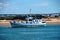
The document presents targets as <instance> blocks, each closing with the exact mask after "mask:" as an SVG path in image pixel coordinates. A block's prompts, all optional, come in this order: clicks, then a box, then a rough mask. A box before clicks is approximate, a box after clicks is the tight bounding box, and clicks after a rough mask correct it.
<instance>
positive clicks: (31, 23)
mask: <svg viewBox="0 0 60 40" xmlns="http://www.w3.org/2000/svg"><path fill="white" fill-rule="evenodd" d="M10 24H11V27H14V28H18V27H21V28H32V27H40V26H46V22H43V21H42V19H37V18H33V17H27V18H26V19H25V21H19V22H16V21H11V22H10Z"/></svg>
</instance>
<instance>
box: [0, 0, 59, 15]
mask: <svg viewBox="0 0 60 40" xmlns="http://www.w3.org/2000/svg"><path fill="white" fill-rule="evenodd" d="M30 10H31V14H45V13H60V0H0V14H30Z"/></svg>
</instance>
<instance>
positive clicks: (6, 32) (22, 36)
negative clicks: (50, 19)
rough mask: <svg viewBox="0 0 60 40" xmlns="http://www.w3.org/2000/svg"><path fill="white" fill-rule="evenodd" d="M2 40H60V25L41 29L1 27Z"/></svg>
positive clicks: (0, 38)
mask: <svg viewBox="0 0 60 40" xmlns="http://www.w3.org/2000/svg"><path fill="white" fill-rule="evenodd" d="M0 40H60V24H49V25H47V26H45V27H39V28H6V27H4V26H3V27H0Z"/></svg>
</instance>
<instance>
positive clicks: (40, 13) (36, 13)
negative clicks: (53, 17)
mask: <svg viewBox="0 0 60 40" xmlns="http://www.w3.org/2000/svg"><path fill="white" fill-rule="evenodd" d="M0 14H2V13H0ZM20 14H23V13H20ZM24 14H31V13H24ZM32 14H60V13H32Z"/></svg>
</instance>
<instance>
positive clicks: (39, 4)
mask: <svg viewBox="0 0 60 40" xmlns="http://www.w3.org/2000/svg"><path fill="white" fill-rule="evenodd" d="M32 6H48V3H47V2H44V3H37V4H33V5H32Z"/></svg>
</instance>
